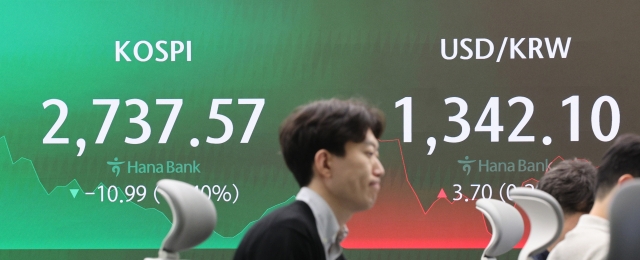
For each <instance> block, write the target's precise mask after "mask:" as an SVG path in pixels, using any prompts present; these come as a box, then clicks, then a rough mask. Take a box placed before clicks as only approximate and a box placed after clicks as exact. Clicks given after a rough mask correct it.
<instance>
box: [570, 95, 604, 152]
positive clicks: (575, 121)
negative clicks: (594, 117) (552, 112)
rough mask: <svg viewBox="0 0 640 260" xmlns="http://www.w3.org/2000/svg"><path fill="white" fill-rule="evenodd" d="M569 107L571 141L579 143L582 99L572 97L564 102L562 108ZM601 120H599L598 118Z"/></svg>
mask: <svg viewBox="0 0 640 260" xmlns="http://www.w3.org/2000/svg"><path fill="white" fill-rule="evenodd" d="M566 105H569V107H570V111H569V121H571V122H570V123H569V125H570V128H571V129H570V133H571V134H570V140H571V141H572V142H577V141H579V140H580V117H579V116H578V113H579V112H580V97H579V96H577V95H575V96H570V97H568V98H567V99H565V100H562V106H563V107H564V106H566ZM598 119H599V118H598Z"/></svg>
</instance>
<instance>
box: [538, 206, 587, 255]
mask: <svg viewBox="0 0 640 260" xmlns="http://www.w3.org/2000/svg"><path fill="white" fill-rule="evenodd" d="M583 214H586V213H582V212H577V213H573V214H566V215H564V225H563V226H562V233H560V237H558V239H557V240H556V242H553V244H551V245H550V246H549V247H547V250H549V251H551V250H553V248H554V247H556V245H557V244H558V243H560V241H562V240H564V236H565V235H566V234H567V232H569V231H571V230H572V229H573V228H575V227H576V225H577V224H578V220H579V219H580V217H581V216H582V215H583Z"/></svg>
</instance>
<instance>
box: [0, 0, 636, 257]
mask: <svg viewBox="0 0 640 260" xmlns="http://www.w3.org/2000/svg"><path fill="white" fill-rule="evenodd" d="M639 8H640V2H637V1H616V2H614V3H613V2H612V3H609V2H602V1H586V2H585V1H546V0H545V1H529V2H495V1H431V0H426V1H404V0H402V1H360V0H357V1H334V0H322V1H316V0H312V1H290V0H283V1H272V0H263V1H254V0H247V1H218V0H211V1H165V0H156V1H148V0H143V1H121V0H106V1H95V0H89V1H86V0H85V1H78V0H60V1H40V0H34V1H2V2H0V26H1V28H2V29H0V39H2V40H1V41H0V207H1V209H0V258H1V259H41V258H42V259H142V258H144V257H155V256H156V255H157V250H158V249H159V248H160V245H161V243H162V240H163V238H164V237H165V235H166V234H167V233H168V231H169V229H170V227H171V221H172V215H171V210H170V208H169V206H168V205H167V203H166V202H165V201H164V199H163V198H162V197H161V196H159V195H157V192H156V183H157V182H158V180H160V179H165V178H169V179H176V180H181V181H184V182H188V183H190V184H192V185H194V186H195V187H197V188H198V189H199V190H201V191H202V192H204V193H205V195H207V196H209V197H210V198H211V200H212V201H213V203H214V204H215V207H216V209H217V212H218V219H219V220H218V224H217V227H216V230H215V233H214V234H213V235H212V236H211V238H209V239H208V240H207V241H205V242H204V243H202V244H201V245H199V246H198V247H197V248H196V249H192V250H190V251H188V252H185V253H183V254H182V255H183V257H184V258H189V259H213V258H216V259H231V258H232V256H233V252H234V249H235V248H236V247H237V245H238V243H239V242H240V240H241V239H242V237H243V235H244V234H245V232H246V231H247V229H248V228H250V227H251V225H252V224H253V223H254V222H255V221H257V220H259V219H260V218H261V217H262V216H264V215H265V214H268V213H269V212H270V211H271V210H273V209H275V208H277V207H280V206H282V205H286V204H287V203H290V202H291V201H293V200H295V195H296V193H297V191H298V190H299V187H298V184H297V183H296V181H295V179H294V178H293V175H292V174H291V173H290V172H289V170H288V169H287V167H286V165H285V164H284V160H283V158H282V154H281V152H280V146H279V142H278V128H279V126H280V123H281V122H282V120H283V119H284V118H285V117H286V116H287V115H288V114H289V113H290V112H291V111H293V109H295V108H296V107H297V106H299V105H302V104H305V103H308V102H311V101H314V100H318V99H326V98H333V97H337V98H352V97H355V98H362V99H365V100H367V101H368V102H369V103H371V104H373V105H375V106H377V107H378V108H380V109H381V110H382V111H383V112H384V113H385V114H386V119H387V126H386V130H385V132H384V134H383V135H382V137H381V138H380V159H381V162H382V163H383V165H384V167H385V169H386V175H385V177H384V179H383V181H382V189H381V192H380V194H379V196H378V201H377V203H376V205H375V206H374V207H373V208H372V209H371V210H369V211H366V212H362V213H357V214H355V215H354V217H353V218H352V219H351V220H350V221H349V222H348V223H347V226H349V229H350V232H349V236H348V237H347V239H346V240H345V241H344V242H343V243H342V245H343V247H344V248H345V256H346V257H347V258H349V259H423V258H429V259H477V258H479V257H480V255H481V253H482V250H483V249H484V247H485V246H486V245H487V244H488V242H489V240H490V238H491V233H490V232H491V231H490V226H489V227H488V224H487V222H486V220H485V219H484V217H483V215H482V213H480V212H479V211H478V210H476V209H475V201H476V200H478V199H480V198H493V199H498V200H502V201H505V202H509V203H511V199H510V197H509V196H508V191H509V190H510V189H513V188H515V187H520V186H526V187H535V185H536V183H537V179H539V178H540V177H541V176H542V175H543V174H544V172H545V171H546V170H547V168H548V167H549V165H553V163H555V162H558V161H560V160H563V159H564V158H567V159H569V158H584V159H587V160H591V161H592V162H593V163H594V164H595V165H598V164H599V163H600V158H601V156H602V154H603V152H604V151H605V149H606V148H607V147H608V146H609V145H610V142H611V141H612V140H613V139H614V138H615V137H616V136H618V135H620V134H623V133H627V132H636V133H637V132H639V129H640V121H638V120H636V118H635V116H636V113H637V112H638V111H639V110H640V103H639V102H637V100H636V99H637V98H638V97H640V88H638V87H637V85H638V84H639V83H640V74H639V73H637V72H636V71H637V70H638V68H640V66H639V65H640V51H638V43H640V36H639V34H638V33H637V24H638V23H639V22H640V16H639V15H638V10H639ZM525 242H526V239H523V240H522V241H521V242H520V243H519V244H518V246H517V247H518V248H521V247H522V245H523V244H524V243H525ZM517 252H518V250H514V251H512V252H511V253H509V254H508V255H507V256H506V257H505V259H516V257H517Z"/></svg>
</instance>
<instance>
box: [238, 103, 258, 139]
mask: <svg viewBox="0 0 640 260" xmlns="http://www.w3.org/2000/svg"><path fill="white" fill-rule="evenodd" d="M238 104H240V105H255V107H254V108H253V112H252V113H251V118H249V123H248V124H247V128H246V129H245V130H244V134H242V139H241V140H240V143H243V144H246V143H249V139H251V134H253V129H255V128H256V124H257V123H258V119H259V118H260V113H262V108H264V98H240V99H238Z"/></svg>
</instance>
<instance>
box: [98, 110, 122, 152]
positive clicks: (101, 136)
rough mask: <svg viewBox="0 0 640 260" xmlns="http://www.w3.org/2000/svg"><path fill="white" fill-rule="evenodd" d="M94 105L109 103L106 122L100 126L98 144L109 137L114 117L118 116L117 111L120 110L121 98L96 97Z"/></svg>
mask: <svg viewBox="0 0 640 260" xmlns="http://www.w3.org/2000/svg"><path fill="white" fill-rule="evenodd" d="M93 105H109V111H107V116H106V117H105V118H104V122H103V123H102V127H101V128H100V132H99V133H98V138H96V144H101V143H104V139H105V138H106V137H107V133H108V132H109V128H110V127H111V123H112V122H113V118H114V117H115V116H116V111H118V106H119V105H120V100H119V99H94V100H93Z"/></svg>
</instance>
